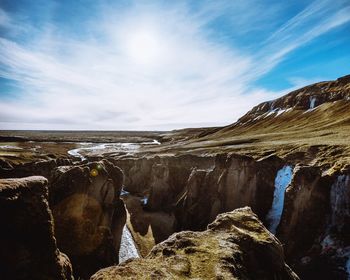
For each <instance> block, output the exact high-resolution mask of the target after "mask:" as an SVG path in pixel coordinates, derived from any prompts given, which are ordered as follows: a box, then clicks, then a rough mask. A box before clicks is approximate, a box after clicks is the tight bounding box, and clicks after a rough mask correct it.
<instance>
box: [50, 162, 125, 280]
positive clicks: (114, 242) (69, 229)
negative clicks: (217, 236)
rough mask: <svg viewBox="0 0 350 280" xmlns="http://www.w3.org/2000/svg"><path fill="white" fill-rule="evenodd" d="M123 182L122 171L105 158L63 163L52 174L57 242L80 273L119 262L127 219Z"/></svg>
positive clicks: (80, 275) (52, 200)
mask: <svg viewBox="0 0 350 280" xmlns="http://www.w3.org/2000/svg"><path fill="white" fill-rule="evenodd" d="M122 184H123V173H122V171H121V170H120V169H119V168H118V167H116V166H114V165H113V164H111V163H110V162H108V161H106V160H104V161H101V162H92V163H88V164H84V165H79V166H61V167H58V168H57V169H55V171H54V173H53V175H52V177H51V186H50V192H51V195H50V205H51V208H52V211H53V216H54V219H55V232H56V237H57V243H58V246H59V248H61V249H62V250H63V251H65V252H66V253H67V254H68V256H69V257H70V259H71V260H72V264H73V267H74V271H75V275H77V276H79V277H82V278H84V279H85V278H87V277H89V276H90V275H91V274H92V273H94V272H95V271H97V270H98V269H100V268H102V267H105V266H108V265H112V264H114V263H118V252H119V247H120V240H121V236H122V231H123V226H124V224H125V220H126V211H125V208H124V204H123V202H122V201H121V200H120V199H119V195H120V191H121V188H122Z"/></svg>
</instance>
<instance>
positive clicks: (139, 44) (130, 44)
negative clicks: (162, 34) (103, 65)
mask: <svg viewBox="0 0 350 280" xmlns="http://www.w3.org/2000/svg"><path fill="white" fill-rule="evenodd" d="M125 47H126V53H127V56H128V57H129V58H130V59H131V60H132V61H133V62H135V63H139V64H147V65H150V64H155V63H156V62H157V60H158V58H159V57H160V54H161V40H160V38H159V35H158V34H157V33H156V32H154V31H153V30H148V29H138V30H134V31H133V32H130V33H129V34H128V36H127V38H126V46H125Z"/></svg>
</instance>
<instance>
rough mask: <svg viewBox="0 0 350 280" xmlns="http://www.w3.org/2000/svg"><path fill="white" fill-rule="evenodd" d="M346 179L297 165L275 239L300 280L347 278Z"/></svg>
mask: <svg viewBox="0 0 350 280" xmlns="http://www.w3.org/2000/svg"><path fill="white" fill-rule="evenodd" d="M349 178H350V176H349V171H348V170H343V171H338V172H336V173H334V174H331V175H328V174H322V172H321V169H320V168H318V167H312V166H303V165H297V166H296V167H295V169H294V173H293V178H292V181H291V183H290V185H289V187H288V188H287V190H286V193H285V204H284V207H283V214H282V217H281V222H280V224H279V226H278V228H277V237H278V238H279V239H280V240H281V242H282V243H283V244H284V248H285V253H286V257H287V260H288V262H289V263H290V264H291V265H292V267H293V268H294V269H295V270H296V271H297V272H298V274H299V275H300V276H301V277H302V278H303V279H344V280H345V279H348V277H350V239H349V237H350V228H349V226H348V225H349V221H350V179H349Z"/></svg>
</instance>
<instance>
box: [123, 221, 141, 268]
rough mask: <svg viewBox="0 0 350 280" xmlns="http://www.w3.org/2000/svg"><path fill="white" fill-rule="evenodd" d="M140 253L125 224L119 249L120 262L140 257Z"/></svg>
mask: <svg viewBox="0 0 350 280" xmlns="http://www.w3.org/2000/svg"><path fill="white" fill-rule="evenodd" d="M139 257H140V256H139V253H138V251H137V249H136V246H135V242H134V239H133V238H132V235H131V233H130V231H129V229H128V227H127V226H126V225H125V226H124V228H123V234H122V240H121V243H120V250H119V263H121V262H124V261H126V260H128V259H131V258H139Z"/></svg>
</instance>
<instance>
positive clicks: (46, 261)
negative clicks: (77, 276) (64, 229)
mask: <svg viewBox="0 0 350 280" xmlns="http://www.w3.org/2000/svg"><path fill="white" fill-rule="evenodd" d="M0 221H1V230H0V248H1V249H0V278H1V279H4V280H7V279H8V280H10V279H11V280H12V279H23V280H27V279H38V280H47V279H59V280H61V279H62V280H63V279H64V280H67V279H73V278H72V266H71V263H70V261H69V259H68V257H67V256H66V255H65V254H63V253H61V252H60V251H59V250H58V249H57V246H56V240H55V237H54V229H53V218H52V214H51V210H50V208H49V205H48V187H47V180H46V179H45V178H44V177H39V176H35V177H34V176H33V177H27V178H22V179H0Z"/></svg>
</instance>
